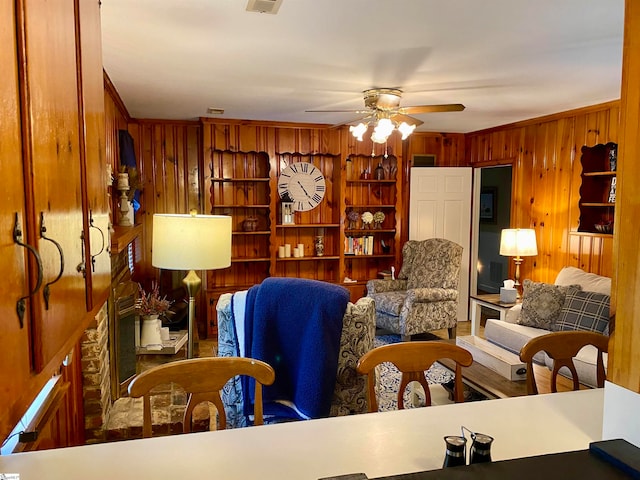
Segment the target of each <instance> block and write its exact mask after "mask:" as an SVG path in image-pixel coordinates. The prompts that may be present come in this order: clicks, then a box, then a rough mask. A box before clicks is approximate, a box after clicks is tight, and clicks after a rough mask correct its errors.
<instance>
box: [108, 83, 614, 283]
mask: <svg viewBox="0 0 640 480" xmlns="http://www.w3.org/2000/svg"><path fill="white" fill-rule="evenodd" d="M110 97H112V95H111V94H108V95H107V102H106V111H107V125H108V131H109V132H111V133H113V130H114V129H115V130H117V128H122V125H123V122H125V121H126V120H127V115H126V109H125V110H124V111H123V106H122V105H121V104H120V103H119V100H117V99H116V100H114V98H110ZM619 115H620V102H619V101H612V102H607V103H604V104H599V105H594V106H590V107H585V108H581V109H577V110H572V111H567V112H561V113H558V114H554V115H549V116H546V117H541V118H536V119H531V120H527V121H523V122H518V123H514V124H510V125H504V126H501V127H496V128H492V129H487V130H482V131H478V132H472V133H469V134H466V135H465V134H445V133H434V132H426V133H424V132H420V133H414V134H413V135H412V136H411V137H410V141H409V142H405V144H404V145H403V152H402V157H403V158H405V159H406V161H405V162H404V164H403V169H404V172H403V173H404V176H405V178H407V179H408V178H409V169H410V167H411V158H412V156H413V154H435V155H436V165H437V166H469V165H471V166H474V167H482V166H493V165H503V164H511V165H512V166H513V196H512V216H511V225H512V226H513V227H521V228H529V227H531V228H535V229H536V235H537V240H538V251H539V254H538V256H537V257H536V258H535V260H534V261H530V262H524V263H523V264H522V267H521V277H522V278H531V279H533V280H536V281H545V282H553V281H554V279H555V277H556V275H557V273H558V272H559V271H560V269H561V268H562V267H563V266H565V265H573V266H576V267H580V268H583V269H585V270H587V271H591V272H594V273H598V274H602V275H606V276H612V275H613V252H612V251H613V237H612V236H606V235H599V234H589V233H578V232H577V228H578V218H579V210H578V200H579V189H580V183H581V179H580V173H581V165H580V148H581V147H582V146H583V145H595V144H598V143H607V142H610V141H613V142H616V143H617V142H618V130H619ZM229 123H230V124H232V125H234V128H227V129H220V131H218V130H216V128H214V126H213V125H212V124H211V125H210V124H207V123H205V124H204V128H205V129H206V131H207V134H206V135H205V133H204V131H203V126H202V124H200V123H199V122H170V121H162V120H131V121H129V122H128V129H129V132H130V133H131V134H132V136H133V137H134V143H135V147H136V155H137V158H138V163H139V168H140V175H141V179H142V181H143V195H142V208H141V209H140V210H139V211H138V212H137V217H136V223H140V222H141V223H142V224H143V226H144V229H143V240H142V241H143V243H142V245H140V248H139V252H138V258H137V259H136V268H137V276H138V279H139V280H140V281H143V282H144V281H150V280H151V279H154V278H156V276H157V272H156V270H155V269H153V268H152V267H151V221H152V216H153V213H156V212H163V213H166V212H168V213H174V212H175V213H186V212H188V211H189V209H191V208H196V209H197V210H198V211H199V212H203V213H207V212H206V209H207V205H208V203H207V202H208V199H207V195H208V191H207V188H206V185H205V184H206V183H207V182H206V181H205V178H206V177H207V175H208V172H200V171H199V169H198V165H199V164H200V165H202V164H204V163H203V159H199V158H198V155H199V154H200V153H199V145H202V144H203V142H202V141H201V136H202V135H204V136H205V137H206V138H209V139H211V138H213V137H214V136H215V137H216V138H217V137H218V136H219V135H222V136H223V138H222V139H221V140H222V144H223V145H224V146H225V148H231V149H236V148H240V146H241V145H242V149H248V150H251V149H256V148H257V147H258V146H259V147H260V148H261V149H264V150H266V151H269V152H270V153H274V152H275V150H276V145H275V143H277V144H278V148H282V145H285V144H286V145H289V148H288V149H289V150H291V151H296V150H300V151H306V150H309V151H321V150H326V149H329V150H331V149H332V148H333V147H334V146H333V145H332V144H331V142H329V143H327V138H328V137H326V136H325V135H323V134H322V131H319V130H314V129H310V130H306V129H304V128H302V127H304V125H293V124H287V125H275V124H273V125H271V124H269V122H259V123H261V127H260V128H259V129H258V130H256V132H254V133H256V134H255V135H253V136H252V137H251V138H247V137H246V135H245V133H246V132H248V131H253V130H251V129H247V128H246V125H244V124H245V123H246V122H241V121H236V122H234V121H230V122H229ZM262 124H264V125H262ZM242 125H244V128H241V126H242ZM279 127H283V128H279ZM290 127H293V128H290ZM301 128H302V130H300V129H301ZM308 131H313V132H316V134H314V135H313V136H311V137H305V136H301V133H300V132H308ZM240 132H243V134H242V135H240ZM260 132H262V133H260ZM268 132H271V133H268ZM274 132H277V135H276V137H277V138H276V140H277V142H276V140H272V141H270V140H269V138H275V137H273V135H274V134H275V133H274ZM289 134H291V135H293V136H292V137H291V138H289V137H286V135H289ZM283 135H285V137H286V138H285V137H282V136H283ZM281 137H282V138H281ZM325 137H326V138H325ZM204 143H206V144H210V143H211V141H208V142H204ZM217 143H218V141H217V140H216V144H217ZM116 145H117V131H116V132H115V137H114V136H112V135H110V134H108V135H107V148H108V149H110V150H108V157H107V158H114V159H115V158H116V157H117V152H116V151H115V148H116V147H115V146H116ZM345 148H346V149H347V150H348V151H346V152H342V153H344V155H345V156H346V155H347V154H348V153H352V152H351V151H350V150H349V148H351V147H350V146H348V147H345ZM109 152H111V153H109ZM199 162H200V163H199ZM205 163H206V162H205ZM114 165H116V166H117V163H114ZM274 167H275V166H274ZM203 189H204V191H203ZM401 195H402V197H403V198H402V201H401V202H400V203H401V204H402V206H403V207H402V208H403V209H402V211H401V212H400V215H401V218H405V219H406V218H408V211H407V209H408V205H409V201H408V196H409V192H408V189H403V191H402V193H401ZM116 208H117V207H116ZM400 224H401V231H400V235H399V241H400V242H401V243H402V242H403V241H404V240H406V239H407V238H408V227H407V225H408V222H406V221H405V222H400ZM510 268H512V269H513V268H514V267H513V265H511V267H510ZM513 273H514V272H513V271H512V272H510V274H511V275H513Z"/></svg>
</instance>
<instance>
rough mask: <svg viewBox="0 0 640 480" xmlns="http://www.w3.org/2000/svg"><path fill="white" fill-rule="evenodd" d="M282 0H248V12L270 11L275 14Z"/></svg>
mask: <svg viewBox="0 0 640 480" xmlns="http://www.w3.org/2000/svg"><path fill="white" fill-rule="evenodd" d="M281 3H282V0H249V3H248V4H247V11H248V12H258V13H271V14H273V15H275V14H276V13H278V9H279V8H280V4H281Z"/></svg>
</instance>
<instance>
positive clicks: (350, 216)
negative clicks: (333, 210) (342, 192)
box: [347, 210, 360, 222]
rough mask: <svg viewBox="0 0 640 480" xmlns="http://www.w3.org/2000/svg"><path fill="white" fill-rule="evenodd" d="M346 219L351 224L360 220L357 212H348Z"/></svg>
mask: <svg viewBox="0 0 640 480" xmlns="http://www.w3.org/2000/svg"><path fill="white" fill-rule="evenodd" d="M347 218H348V219H349V220H350V221H351V222H357V221H358V219H359V218H360V214H359V213H358V212H356V211H355V210H350V211H349V212H348V213H347Z"/></svg>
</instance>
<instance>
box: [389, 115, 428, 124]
mask: <svg viewBox="0 0 640 480" xmlns="http://www.w3.org/2000/svg"><path fill="white" fill-rule="evenodd" d="M391 120H393V121H394V122H397V123H402V122H405V123H408V124H409V125H415V126H416V127H419V126H420V125H422V124H423V123H424V122H423V121H422V120H418V119H417V118H414V117H410V116H409V115H404V114H402V113H396V114H395V115H392V116H391Z"/></svg>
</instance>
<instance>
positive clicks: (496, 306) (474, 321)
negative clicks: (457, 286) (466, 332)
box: [469, 293, 521, 335]
mask: <svg viewBox="0 0 640 480" xmlns="http://www.w3.org/2000/svg"><path fill="white" fill-rule="evenodd" d="M469 300H470V303H471V305H470V306H471V335H478V334H479V333H480V315H481V313H482V307H487V308H490V309H491V310H495V311H496V312H499V313H500V320H502V321H504V320H505V319H506V317H507V311H508V310H509V309H510V308H511V307H513V306H514V305H517V304H518V303H520V301H521V300H520V299H518V300H517V301H516V302H515V303H504V302H501V301H500V294H499V293H488V294H483V295H471V297H470V299H469Z"/></svg>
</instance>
